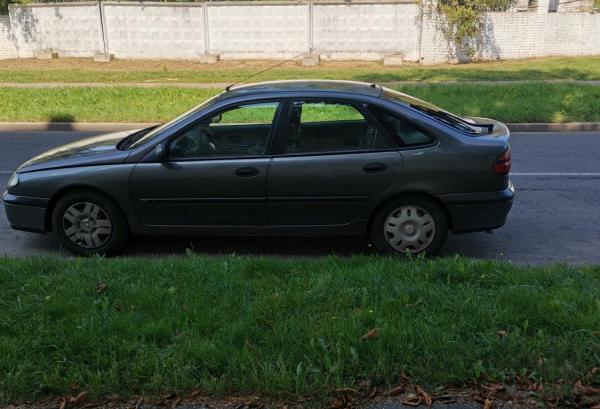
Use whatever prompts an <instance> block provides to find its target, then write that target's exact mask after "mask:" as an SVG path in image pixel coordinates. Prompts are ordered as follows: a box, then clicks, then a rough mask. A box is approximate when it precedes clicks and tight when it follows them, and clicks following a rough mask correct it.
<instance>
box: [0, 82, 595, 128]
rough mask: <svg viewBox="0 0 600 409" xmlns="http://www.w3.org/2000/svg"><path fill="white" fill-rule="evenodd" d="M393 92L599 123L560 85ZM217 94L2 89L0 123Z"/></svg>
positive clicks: (164, 114) (146, 118)
mask: <svg viewBox="0 0 600 409" xmlns="http://www.w3.org/2000/svg"><path fill="white" fill-rule="evenodd" d="M395 88H397V89H399V90H401V91H403V92H406V93H409V94H411V95H414V96H416V97H419V98H422V99H425V100H427V101H430V102H432V103H434V104H437V105H439V106H441V107H443V108H446V109H448V110H450V111H452V112H455V113H457V114H461V115H470V116H484V117H491V118H495V119H498V120H501V121H505V122H587V121H591V122H593V121H600V87H596V86H592V85H581V84H579V85H575V84H564V83H544V84H539V83H537V84H534V83H524V84H500V85H481V84H430V85H402V86H396V87H395ZM220 91H221V90H218V89H183V88H170V87H169V88H167V87H163V88H127V87H125V88H122V87H115V88H44V89H32V88H0V121H55V122H70V121H79V122H94V121H110V122H163V121H167V120H170V119H172V118H174V117H175V116H177V115H179V114H180V113H182V112H184V111H186V110H187V109H189V108H191V107H193V106H195V105H197V104H199V103H200V102H201V101H203V100H204V99H206V98H208V97H210V96H212V95H215V94H216V93H218V92H220Z"/></svg>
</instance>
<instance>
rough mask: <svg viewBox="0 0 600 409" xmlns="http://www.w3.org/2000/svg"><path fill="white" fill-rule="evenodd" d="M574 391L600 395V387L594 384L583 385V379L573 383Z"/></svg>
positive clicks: (579, 393)
mask: <svg viewBox="0 0 600 409" xmlns="http://www.w3.org/2000/svg"><path fill="white" fill-rule="evenodd" d="M573 392H574V393H576V394H578V395H587V396H591V395H600V388H595V387H593V386H592V385H583V384H582V383H581V381H577V382H575V385H573Z"/></svg>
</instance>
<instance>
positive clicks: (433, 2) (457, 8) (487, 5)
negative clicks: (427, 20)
mask: <svg viewBox="0 0 600 409" xmlns="http://www.w3.org/2000/svg"><path fill="white" fill-rule="evenodd" d="M513 2H514V0H422V2H421V5H422V9H423V11H424V13H425V14H426V15H427V16H429V17H433V18H434V20H435V21H436V23H437V27H438V29H440V30H441V31H442V33H443V34H444V37H445V38H446V41H447V42H448V45H449V48H450V51H451V52H453V54H454V56H455V57H456V58H457V59H458V61H459V62H465V61H468V60H470V59H471V58H472V57H473V55H474V54H475V48H476V46H475V44H474V42H475V41H476V40H477V38H478V37H479V36H480V35H481V31H482V28H483V26H484V17H485V13H486V12H488V11H505V10H507V9H508V8H509V7H510V6H511V4H512V3H513Z"/></svg>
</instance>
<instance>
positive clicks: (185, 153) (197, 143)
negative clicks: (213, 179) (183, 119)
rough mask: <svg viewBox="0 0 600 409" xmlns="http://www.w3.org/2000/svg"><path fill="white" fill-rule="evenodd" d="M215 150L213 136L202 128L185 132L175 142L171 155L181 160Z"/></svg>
mask: <svg viewBox="0 0 600 409" xmlns="http://www.w3.org/2000/svg"><path fill="white" fill-rule="evenodd" d="M216 150H217V147H216V145H215V138H214V136H213V134H212V133H211V132H210V131H209V130H208V129H206V128H204V127H198V128H196V129H192V130H190V131H189V132H186V133H185V134H184V135H182V136H181V137H180V138H178V139H177V140H176V141H175V144H174V145H173V153H174V154H175V156H178V157H181V158H189V157H194V156H200V155H202V154H207V153H212V152H215V151H216Z"/></svg>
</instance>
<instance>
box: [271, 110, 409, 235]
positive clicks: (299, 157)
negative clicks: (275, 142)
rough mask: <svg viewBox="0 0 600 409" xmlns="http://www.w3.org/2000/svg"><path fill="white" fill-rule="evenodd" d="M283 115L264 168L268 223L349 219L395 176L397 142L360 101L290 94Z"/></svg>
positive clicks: (359, 213)
mask: <svg viewBox="0 0 600 409" xmlns="http://www.w3.org/2000/svg"><path fill="white" fill-rule="evenodd" d="M288 117H289V118H288V126H287V130H286V132H285V134H284V135H281V137H282V138H285V142H283V141H282V142H281V143H280V144H279V150H280V151H281V152H279V154H277V155H275V156H274V157H273V160H272V162H271V166H270V168H269V175H268V180H267V215H268V221H269V223H270V224H272V225H290V226H292V225H295V226H301V225H304V226H306V225H344V224H349V223H351V222H353V221H355V220H358V219H360V218H361V216H362V215H364V214H365V213H366V211H367V210H368V209H369V208H370V207H371V206H373V205H374V204H375V203H376V202H377V199H378V198H379V197H380V196H381V195H382V194H383V193H384V192H385V190H386V189H387V188H388V187H389V186H390V185H391V184H392V183H393V182H394V180H395V179H396V177H398V175H399V173H400V171H401V169H402V156H401V155H400V153H399V152H398V148H397V147H396V145H395V144H394V142H393V141H392V140H391V139H390V138H389V136H388V135H387V133H386V132H385V131H384V130H383V129H382V128H380V127H379V125H378V124H377V123H376V121H374V119H373V118H372V117H371V115H370V114H369V113H368V112H367V111H366V110H365V109H364V108H363V107H362V106H361V105H360V104H356V103H354V102H351V101H344V100H328V99H322V100H320V99H304V100H303V99H295V100H293V101H292V103H291V105H290V111H289V113H288Z"/></svg>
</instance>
